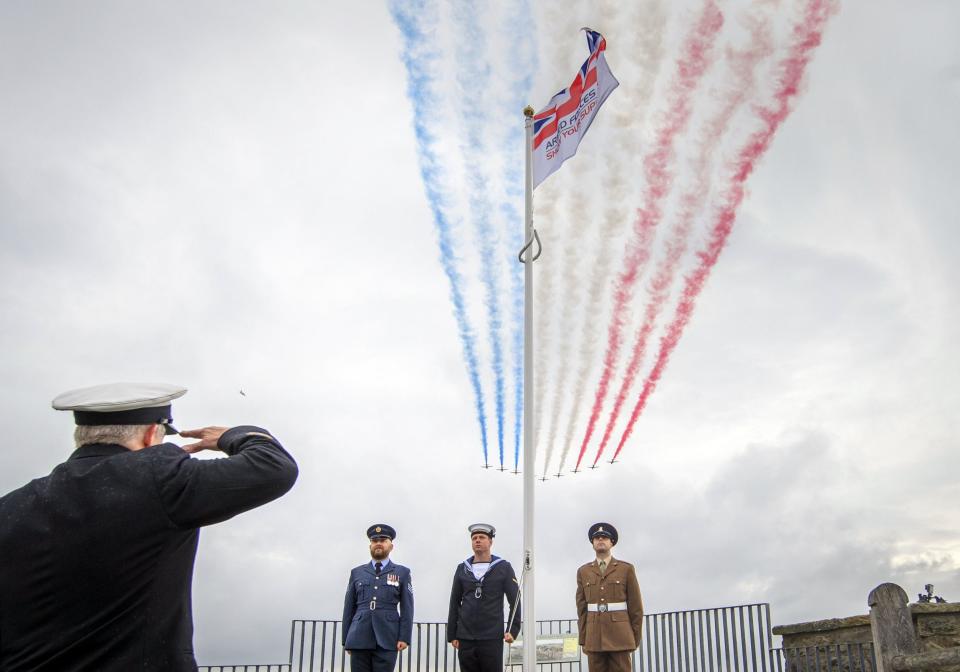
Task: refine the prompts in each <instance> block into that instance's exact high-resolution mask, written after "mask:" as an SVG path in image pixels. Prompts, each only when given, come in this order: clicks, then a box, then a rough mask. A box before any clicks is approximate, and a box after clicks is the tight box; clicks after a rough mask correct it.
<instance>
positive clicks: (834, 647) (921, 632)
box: [773, 602, 960, 672]
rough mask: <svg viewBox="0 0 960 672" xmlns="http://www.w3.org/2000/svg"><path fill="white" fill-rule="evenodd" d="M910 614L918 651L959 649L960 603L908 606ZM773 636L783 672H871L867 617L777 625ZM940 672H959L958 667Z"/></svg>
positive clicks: (870, 633) (869, 630)
mask: <svg viewBox="0 0 960 672" xmlns="http://www.w3.org/2000/svg"><path fill="white" fill-rule="evenodd" d="M910 612H911V614H912V615H913V625H914V628H915V629H916V632H917V638H918V640H919V643H920V650H921V651H936V650H938V649H947V648H951V647H955V646H960V603H956V602H951V603H947V604H926V603H918V604H911V605H910ZM773 634H775V635H780V636H781V637H783V650H784V657H785V659H786V662H787V668H786V670H787V672H791V671H792V670H807V669H811V670H816V669H818V667H819V668H820V669H823V670H839V671H841V672H873V670H874V665H873V662H872V650H873V633H872V632H871V629H870V617H869V616H850V617H847V618H831V619H827V620H824V621H810V622H809V623H795V624H793V625H778V626H776V627H774V628H773ZM861 654H862V655H861ZM818 662H819V663H820V664H819V666H818V665H817V663H818ZM943 669H944V670H948V671H949V672H960V666H954V667H950V668H943Z"/></svg>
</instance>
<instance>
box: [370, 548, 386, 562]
mask: <svg viewBox="0 0 960 672" xmlns="http://www.w3.org/2000/svg"><path fill="white" fill-rule="evenodd" d="M370 557H371V558H373V559H374V560H383V559H385V558H386V557H387V549H385V548H382V547H377V548H371V549H370Z"/></svg>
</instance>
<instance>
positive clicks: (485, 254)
mask: <svg viewBox="0 0 960 672" xmlns="http://www.w3.org/2000/svg"><path fill="white" fill-rule="evenodd" d="M453 14H454V21H455V23H456V27H457V33H458V34H459V36H460V39H459V40H458V48H457V69H456V70H457V83H458V84H459V86H460V89H461V90H460V91H459V98H460V106H459V110H460V119H461V122H462V124H463V129H464V132H463V136H464V140H463V142H462V143H461V148H462V150H463V155H464V157H465V158H467V166H468V167H467V171H466V172H467V174H466V178H467V186H468V197H467V198H468V202H469V207H470V215H471V216H472V218H473V221H474V227H475V229H476V236H477V242H478V243H479V245H480V280H481V283H482V284H483V288H484V304H485V305H486V308H487V318H488V320H489V338H490V350H491V360H492V361H491V364H492V367H493V376H494V402H495V404H496V411H497V446H498V447H499V450H500V467H501V468H502V467H503V425H504V418H503V416H504V377H503V344H502V343H501V330H502V327H503V317H502V315H501V310H500V294H501V291H500V282H499V280H498V277H497V276H498V271H499V270H500V263H499V259H500V258H501V256H502V255H500V254H498V252H499V250H498V249H497V242H498V237H497V235H496V231H495V230H494V228H493V226H492V225H491V222H490V211H491V207H490V199H489V197H488V184H487V180H486V179H485V175H484V173H483V171H482V167H483V161H482V157H483V150H484V144H483V134H482V133H481V131H482V130H484V129H486V128H487V127H488V124H489V120H490V110H488V109H485V106H484V105H483V104H482V103H481V100H482V98H483V96H484V95H485V94H487V92H488V88H489V86H490V65H489V59H488V58H487V57H486V56H485V54H484V51H483V47H484V44H485V42H486V37H485V35H484V33H483V29H482V28H481V26H480V21H481V17H480V13H479V12H478V11H477V7H476V2H475V0H465V1H462V2H457V3H454V8H453ZM495 118H496V117H495ZM470 157H477V158H474V159H471V158H470Z"/></svg>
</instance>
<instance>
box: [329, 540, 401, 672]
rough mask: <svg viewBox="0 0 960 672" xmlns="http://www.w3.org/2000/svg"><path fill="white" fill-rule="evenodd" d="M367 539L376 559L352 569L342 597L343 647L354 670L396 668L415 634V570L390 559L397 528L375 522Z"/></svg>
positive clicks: (368, 671)
mask: <svg viewBox="0 0 960 672" xmlns="http://www.w3.org/2000/svg"><path fill="white" fill-rule="evenodd" d="M367 538H368V539H369V540H370V558H371V560H370V562H368V563H365V564H362V565H360V566H359V567H354V568H353V571H351V572H350V582H349V583H348V584H347V594H346V597H345V598H344V600H343V648H344V649H346V650H347V653H349V654H350V669H351V670H352V672H392V670H393V668H394V666H395V665H396V663H397V653H398V652H399V651H403V650H404V649H406V648H407V646H409V644H410V637H411V635H412V634H413V583H412V582H411V579H410V570H409V569H407V568H406V567H404V566H402V565H398V564H396V563H395V562H393V561H392V560H390V552H391V551H392V550H393V540H394V539H396V538H397V532H396V530H394V529H393V528H392V527H390V526H389V525H385V524H380V525H371V526H370V528H369V529H367ZM398 609H399V614H398V613H397V610H398Z"/></svg>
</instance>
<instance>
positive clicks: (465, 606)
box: [447, 555, 520, 642]
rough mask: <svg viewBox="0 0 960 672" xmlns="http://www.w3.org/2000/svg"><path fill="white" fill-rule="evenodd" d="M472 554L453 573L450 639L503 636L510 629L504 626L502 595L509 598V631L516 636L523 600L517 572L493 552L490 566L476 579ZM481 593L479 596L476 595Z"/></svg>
mask: <svg viewBox="0 0 960 672" xmlns="http://www.w3.org/2000/svg"><path fill="white" fill-rule="evenodd" d="M472 560H473V558H467V559H466V560H464V561H463V562H461V563H460V564H459V565H457V571H456V572H454V574H453V588H451V590H450V611H449V613H448V615H447V641H448V642H452V641H453V640H455V639H503V635H504V633H505V632H507V629H506V628H505V627H504V621H505V619H504V617H503V598H504V597H506V598H507V602H508V603H509V605H510V613H512V612H513V610H514V609H516V613H515V614H513V621H512V622H511V623H510V634H511V635H513V636H514V638H516V636H517V635H519V634H520V603H519V602H518V601H517V593H518V592H519V589H520V586H519V585H518V584H517V575H516V574H514V573H513V567H511V566H510V563H509V562H507V561H506V560H504V559H503V558H498V557H497V556H495V555H494V556H492V560H491V562H490V568H489V569H487V573H486V574H484V575H483V578H482V579H481V580H479V581H477V578H476V577H475V576H474V575H473V564H472ZM478 594H479V595H480V597H477V595H478Z"/></svg>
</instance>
